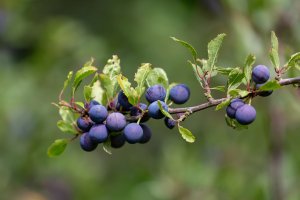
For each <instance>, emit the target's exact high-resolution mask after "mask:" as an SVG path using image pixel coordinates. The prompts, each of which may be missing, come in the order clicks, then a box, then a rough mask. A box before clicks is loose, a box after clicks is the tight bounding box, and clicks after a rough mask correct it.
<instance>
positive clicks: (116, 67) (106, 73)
mask: <svg viewBox="0 0 300 200" xmlns="http://www.w3.org/2000/svg"><path fill="white" fill-rule="evenodd" d="M119 74H121V66H120V59H119V58H118V56H116V55H113V56H112V58H111V59H108V61H107V64H106V65H105V66H104V69H103V73H102V74H100V75H99V78H100V82H101V86H102V87H103V89H104V90H105V94H106V97H107V99H108V100H112V99H113V98H114V97H115V96H116V94H117V92H118V88H119V85H118V80H117V76H118V75H119ZM103 96H104V95H103ZM103 100H104V98H103Z"/></svg>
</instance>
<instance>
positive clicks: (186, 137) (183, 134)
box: [178, 125, 196, 143]
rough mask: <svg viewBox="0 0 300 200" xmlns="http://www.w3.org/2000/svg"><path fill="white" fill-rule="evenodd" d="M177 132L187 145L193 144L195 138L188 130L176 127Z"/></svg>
mask: <svg viewBox="0 0 300 200" xmlns="http://www.w3.org/2000/svg"><path fill="white" fill-rule="evenodd" d="M178 130H179V133H180V134H181V137H182V138H183V139H184V140H185V141H187V142H189V143H193V142H195V140H196V138H195V136H194V135H193V133H192V132H191V131H189V130H188V129H186V128H184V127H182V126H180V125H178Z"/></svg>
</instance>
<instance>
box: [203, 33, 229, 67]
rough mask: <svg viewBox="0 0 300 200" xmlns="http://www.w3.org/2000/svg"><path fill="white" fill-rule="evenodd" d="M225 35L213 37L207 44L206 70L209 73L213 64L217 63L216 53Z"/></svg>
mask: <svg viewBox="0 0 300 200" xmlns="http://www.w3.org/2000/svg"><path fill="white" fill-rule="evenodd" d="M225 35H226V34H224V33H222V34H219V35H218V36H217V37H215V38H214V39H213V40H211V41H210V42H209V43H208V47H207V50H208V60H207V70H208V71H209V72H210V73H211V72H212V71H213V69H214V66H215V63H216V62H217V58H218V52H219V49H220V47H221V45H222V42H223V39H224V37H225Z"/></svg>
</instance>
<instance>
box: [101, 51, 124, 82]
mask: <svg viewBox="0 0 300 200" xmlns="http://www.w3.org/2000/svg"><path fill="white" fill-rule="evenodd" d="M120 63H121V61H120V59H119V58H118V56H117V55H113V56H112V58H111V59H108V60H107V63H106V65H105V66H104V68H103V74H106V75H108V76H109V78H110V79H111V80H113V79H114V78H115V77H116V76H118V75H119V74H120V73H121V66H120Z"/></svg>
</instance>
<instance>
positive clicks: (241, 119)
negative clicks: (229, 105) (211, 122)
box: [235, 104, 256, 125]
mask: <svg viewBox="0 0 300 200" xmlns="http://www.w3.org/2000/svg"><path fill="white" fill-rule="evenodd" d="M235 118H236V121H237V122H238V123H240V124H242V125H248V124H251V123H252V122H253V121H254V120H255V118H256V110H255V108H254V107H252V106H251V105H248V104H245V105H243V106H241V107H239V108H238V109H237V110H236V113H235Z"/></svg>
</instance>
